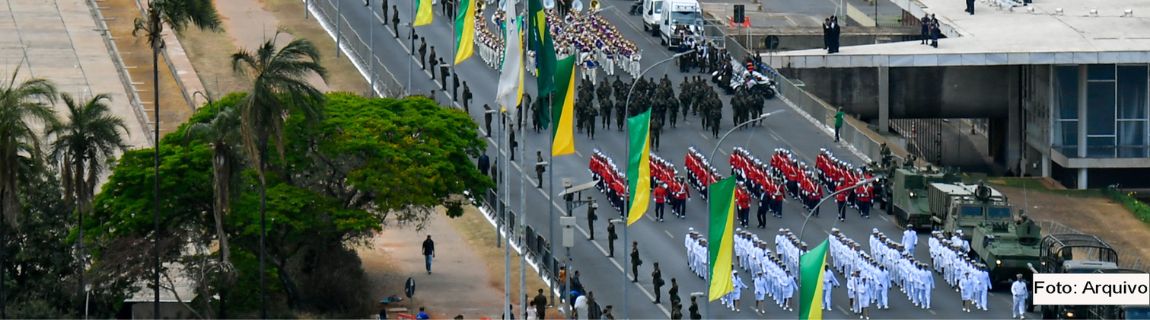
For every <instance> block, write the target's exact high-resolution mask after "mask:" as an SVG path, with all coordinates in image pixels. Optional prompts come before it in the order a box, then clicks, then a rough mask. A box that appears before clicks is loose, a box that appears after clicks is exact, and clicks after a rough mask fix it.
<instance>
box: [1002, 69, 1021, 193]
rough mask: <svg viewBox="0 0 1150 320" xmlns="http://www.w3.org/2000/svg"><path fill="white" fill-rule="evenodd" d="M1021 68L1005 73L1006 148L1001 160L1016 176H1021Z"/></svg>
mask: <svg viewBox="0 0 1150 320" xmlns="http://www.w3.org/2000/svg"><path fill="white" fill-rule="evenodd" d="M1021 72H1022V66H1016V67H1013V68H1010V71H1009V72H1007V77H1008V79H1007V80H1006V83H1007V85H1006V90H1007V92H1006V97H1007V102H1006V106H1007V117H1006V148H1005V150H1004V151H1005V152H1006V154H1005V155H1004V157H1003V159H1004V160H1006V161H1005V163H1006V168H1007V170H1008V171H1013V172H1014V173H1015V174H1017V175H1021V174H1022V171H1023V170H1022V169H1023V168H1022V166H1023V165H1022V160H1021V159H1022V155H1021V154H1022V144H1023V142H1022V103H1021V100H1022V86H1020V85H1019V81H1021V78H1022V77H1021V76H1020V74H1019V73H1021Z"/></svg>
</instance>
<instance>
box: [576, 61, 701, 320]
mask: <svg viewBox="0 0 1150 320" xmlns="http://www.w3.org/2000/svg"><path fill="white" fill-rule="evenodd" d="M691 52H695V49H691V50H687V51H683V52H680V53H676V54H674V55H671V56H670V57H668V58H666V59H663V60H659V61H658V62H655V63H654V64H652V65H651V66H650V67H647V69H644V70H643V72H640V73H639V76H638V77H635V78H634V79H632V80H631V88H630V89H627V100H626V101H625V102H624V103H623V110H624V112H623V119H624V122H626V121H625V120H626V119H627V117H630V116H631V110H629V109H630V107H631V94H632V93H635V85H636V84H638V83H639V79H643V75H645V74H647V72H649V71H651V69H655V67H658V66H659V65H661V64H664V63H667V62H668V61H671V60H675V59H676V58H679V57H682V56H684V55H687V54H688V53H691ZM626 149H627V150H626V152H625V153H624V154H626V155H630V154H631V139H627V145H626ZM627 165H628V166H630V165H631V164H630V163H628V164H627ZM631 178H635V177H631ZM631 191H634V190H627V195H626V196H624V197H623V210H622V211H623V216H627V214H628V213H629V212H627V211H628V209H630V208H631V206H630V205H631V198H630V196H631V194H630V193H631ZM627 229H628V226H627V224H626V223H625V222H624V224H623V250H624V253H623V265H624V266H626V265H627V264H629V263H631V255H630V254H628V253H626V250H627V245H628V244H630V242H628V240H627ZM568 271H570V270H568ZM635 278H636V280H638V278H639V275H638V274H636V275H635ZM622 283H623V319H627V318H630V317H629V316H628V314H630V309H629V308H628V304H627V294H628V293H629V292H630V291H631V290H630V287H631V286H630V285H628V283H630V281H627V270H626V268H623V282H622Z"/></svg>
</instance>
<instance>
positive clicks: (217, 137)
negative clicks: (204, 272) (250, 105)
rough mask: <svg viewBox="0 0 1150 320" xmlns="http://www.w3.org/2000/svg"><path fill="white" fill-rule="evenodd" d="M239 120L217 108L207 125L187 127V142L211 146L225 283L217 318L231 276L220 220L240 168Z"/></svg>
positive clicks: (228, 206) (227, 208) (214, 213)
mask: <svg viewBox="0 0 1150 320" xmlns="http://www.w3.org/2000/svg"><path fill="white" fill-rule="evenodd" d="M239 126H240V119H239V117H238V116H237V115H236V112H235V108H230V107H228V108H220V111H219V113H216V115H215V117H214V118H212V120H211V121H210V122H206V123H204V122H200V123H195V124H192V125H190V126H188V128H187V130H186V135H187V138H196V139H201V140H203V141H207V142H208V143H209V144H210V145H211V146H212V197H213V198H214V199H215V204H214V205H212V217H213V218H214V220H215V221H216V237H217V238H218V239H219V242H220V270H221V273H222V274H223V275H224V277H225V279H226V280H224V281H222V282H223V283H221V284H220V285H219V290H220V293H219V294H220V313H219V315H218V316H219V317H220V318H226V315H225V313H224V289H225V288H227V287H228V286H230V285H231V284H230V282H231V276H232V272H233V271H234V270H235V268H234V267H233V266H232V263H231V250H230V249H228V235H227V233H226V232H224V216H225V215H227V214H228V213H229V212H230V211H231V194H232V193H231V185H232V180H233V175H232V173H234V172H235V171H236V170H237V169H239V166H240V163H239V162H240V161H239V160H240V159H239V156H238V154H237V152H238V150H237V149H236V144H237V143H239V140H240V137H239V132H238V131H237V130H236V128H238V127H239Z"/></svg>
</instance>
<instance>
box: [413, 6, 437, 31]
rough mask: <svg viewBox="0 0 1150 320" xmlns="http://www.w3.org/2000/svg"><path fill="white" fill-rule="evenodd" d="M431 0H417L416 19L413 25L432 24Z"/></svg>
mask: <svg viewBox="0 0 1150 320" xmlns="http://www.w3.org/2000/svg"><path fill="white" fill-rule="evenodd" d="M431 17H432V14H431V0H415V21H413V22H412V23H411V25H412V26H416V27H418V26H426V25H429V24H431Z"/></svg>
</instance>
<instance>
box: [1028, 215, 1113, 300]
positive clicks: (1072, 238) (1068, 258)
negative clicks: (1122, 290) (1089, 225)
mask: <svg viewBox="0 0 1150 320" xmlns="http://www.w3.org/2000/svg"><path fill="white" fill-rule="evenodd" d="M1040 252H1041V257H1040V263H1039V266H1038V269H1037V270H1034V271H1035V272H1039V273H1095V272H1100V271H1101V270H1116V269H1118V252H1117V251H1115V250H1114V248H1113V247H1111V246H1110V244H1108V243H1106V241H1102V239H1099V238H1098V237H1097V236H1094V235H1087V234H1078V233H1067V234H1051V235H1047V236H1046V237H1043V238H1042V244H1041V249H1040ZM1041 312H1042V318H1043V319H1074V318H1088V317H1090V316H1089V312H1090V306H1074V305H1050V306H1041Z"/></svg>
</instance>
